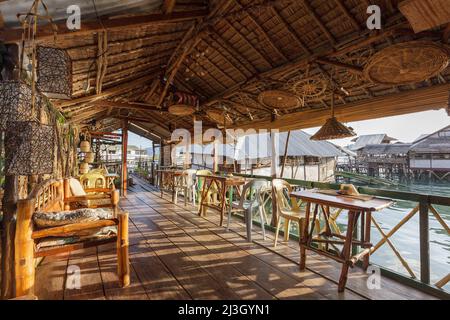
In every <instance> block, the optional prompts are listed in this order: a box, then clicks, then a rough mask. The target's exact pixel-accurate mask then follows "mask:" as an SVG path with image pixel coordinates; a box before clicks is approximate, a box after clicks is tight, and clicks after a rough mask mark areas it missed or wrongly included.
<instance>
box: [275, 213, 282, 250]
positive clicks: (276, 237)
mask: <svg viewBox="0 0 450 320" xmlns="http://www.w3.org/2000/svg"><path fill="white" fill-rule="evenodd" d="M280 227H281V217H279V218H278V223H277V229H276V231H275V244H274V248H276V247H277V242H278V234H279V233H280Z"/></svg>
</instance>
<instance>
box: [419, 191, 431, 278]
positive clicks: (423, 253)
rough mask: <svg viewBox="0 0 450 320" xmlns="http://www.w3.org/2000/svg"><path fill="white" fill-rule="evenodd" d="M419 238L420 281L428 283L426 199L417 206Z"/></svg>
mask: <svg viewBox="0 0 450 320" xmlns="http://www.w3.org/2000/svg"><path fill="white" fill-rule="evenodd" d="M419 232H420V233H419V236H420V280H421V281H422V282H423V283H427V284H429V283H430V239H429V236H430V233H429V219H428V198H427V200H421V201H420V204H419Z"/></svg>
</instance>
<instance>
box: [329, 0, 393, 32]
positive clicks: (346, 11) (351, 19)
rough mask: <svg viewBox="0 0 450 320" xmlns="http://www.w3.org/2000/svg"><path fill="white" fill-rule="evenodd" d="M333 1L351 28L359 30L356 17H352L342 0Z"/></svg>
mask: <svg viewBox="0 0 450 320" xmlns="http://www.w3.org/2000/svg"><path fill="white" fill-rule="evenodd" d="M334 2H335V3H336V5H337V6H338V7H339V9H341V11H342V13H343V14H344V15H345V17H346V18H347V19H348V21H350V23H351V24H352V25H353V28H354V29H355V30H356V31H361V26H360V24H359V23H358V21H356V19H355V18H354V17H353V15H352V14H351V13H350V11H349V10H348V9H347V7H346V6H345V4H344V2H343V1H342V0H334ZM389 2H390V1H389Z"/></svg>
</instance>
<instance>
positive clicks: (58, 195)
mask: <svg viewBox="0 0 450 320" xmlns="http://www.w3.org/2000/svg"><path fill="white" fill-rule="evenodd" d="M94 190H95V191H96V192H100V191H101V189H94ZM69 193H70V186H69V180H68V179H66V180H65V181H64V183H63V181H61V180H49V181H47V182H45V183H43V184H41V185H38V186H37V187H36V188H35V189H34V190H33V191H32V192H31V194H30V195H29V197H28V198H27V199H24V200H20V201H18V203H17V223H16V237H15V282H16V283H15V287H16V294H15V295H16V297H20V296H30V295H33V294H34V284H35V259H36V258H40V257H46V256H51V255H56V254H60V253H63V252H70V251H74V250H79V249H83V248H88V247H93V246H99V245H102V244H107V243H114V242H115V243H116V245H117V260H118V268H117V271H118V276H119V281H120V283H121V285H122V286H127V285H129V283H130V268H129V261H128V213H123V212H119V211H118V204H119V194H118V191H116V190H113V191H111V190H109V189H107V190H104V193H103V194H101V195H98V194H96V195H84V196H73V195H71V194H69ZM99 198H101V199H109V200H110V203H109V205H101V207H109V208H111V210H112V212H113V217H112V218H111V219H104V220H95V221H89V222H82V223H72V224H66V225H63V226H57V227H48V228H41V229H38V228H37V227H36V226H35V224H34V221H33V215H34V213H35V212H49V213H52V212H58V211H59V212H60V211H64V208H70V203H73V202H83V201H86V200H96V199H99ZM89 207H90V208H98V207H100V205H99V206H96V205H92V206H89ZM104 227H115V228H117V235H114V236H110V237H106V238H101V239H89V240H86V241H81V242H75V243H68V244H64V245H59V246H54V247H44V248H38V246H37V244H38V242H39V241H40V240H42V239H47V238H49V237H58V238H65V237H73V236H77V235H80V234H83V235H84V234H86V232H87V231H89V232H90V231H95V230H98V229H100V228H104Z"/></svg>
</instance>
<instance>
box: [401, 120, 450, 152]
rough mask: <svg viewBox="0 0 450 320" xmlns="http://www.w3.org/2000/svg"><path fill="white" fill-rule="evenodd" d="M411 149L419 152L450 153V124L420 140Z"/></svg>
mask: <svg viewBox="0 0 450 320" xmlns="http://www.w3.org/2000/svg"><path fill="white" fill-rule="evenodd" d="M410 151H412V152H418V153H450V126H447V127H445V128H442V129H440V130H439V131H436V132H435V133H432V134H430V135H428V136H426V137H424V138H422V139H420V140H418V141H417V142H416V143H414V144H413V145H412V146H411V148H410Z"/></svg>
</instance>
